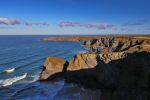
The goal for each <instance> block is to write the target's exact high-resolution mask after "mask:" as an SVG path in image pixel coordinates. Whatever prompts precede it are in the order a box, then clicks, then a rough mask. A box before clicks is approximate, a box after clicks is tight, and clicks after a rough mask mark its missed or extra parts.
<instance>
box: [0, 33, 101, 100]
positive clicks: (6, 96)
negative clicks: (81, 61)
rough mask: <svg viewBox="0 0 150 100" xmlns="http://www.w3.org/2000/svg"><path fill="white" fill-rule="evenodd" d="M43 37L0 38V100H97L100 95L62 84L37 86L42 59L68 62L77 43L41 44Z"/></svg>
mask: <svg viewBox="0 0 150 100" xmlns="http://www.w3.org/2000/svg"><path fill="white" fill-rule="evenodd" d="M44 37H47V36H36V35H35V36H32V35H30V36H23V35H22V36H17V35H13V36H0V100H99V98H100V91H99V90H95V89H88V88H83V87H82V86H79V85H77V84H72V83H66V82H64V80H57V81H51V82H39V81H38V78H39V75H40V73H41V71H42V68H43V67H42V65H43V62H44V60H45V59H46V57H48V56H55V57H61V58H64V59H66V60H71V59H72V58H73V56H74V55H75V54H77V53H78V52H81V51H84V48H83V46H82V43H80V42H59V41H58V42H57V41H55V42H52V41H51V42H43V41H40V39H41V38H44Z"/></svg>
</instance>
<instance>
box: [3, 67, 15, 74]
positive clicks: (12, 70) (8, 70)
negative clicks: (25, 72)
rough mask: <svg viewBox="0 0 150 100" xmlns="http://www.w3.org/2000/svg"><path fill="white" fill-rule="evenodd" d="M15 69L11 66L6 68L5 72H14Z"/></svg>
mask: <svg viewBox="0 0 150 100" xmlns="http://www.w3.org/2000/svg"><path fill="white" fill-rule="evenodd" d="M14 71H15V68H11V69H6V70H5V72H7V73H12V72H14Z"/></svg>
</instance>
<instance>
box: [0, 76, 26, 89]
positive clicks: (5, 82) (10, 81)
mask: <svg viewBox="0 0 150 100" xmlns="http://www.w3.org/2000/svg"><path fill="white" fill-rule="evenodd" d="M26 76H27V73H25V74H24V75H22V76H15V77H13V78H8V79H6V80H0V87H5V86H9V85H12V84H13V83H15V82H17V81H19V80H22V79H24V78H26Z"/></svg>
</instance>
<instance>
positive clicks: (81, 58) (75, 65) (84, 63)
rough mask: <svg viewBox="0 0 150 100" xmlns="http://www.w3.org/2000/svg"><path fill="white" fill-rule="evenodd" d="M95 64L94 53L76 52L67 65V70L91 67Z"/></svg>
mask: <svg viewBox="0 0 150 100" xmlns="http://www.w3.org/2000/svg"><path fill="white" fill-rule="evenodd" d="M96 65H97V61H96V54H77V55H76V56H74V58H73V60H72V61H71V62H70V63H69V66H68V67H67V70H68V71H74V70H80V69H87V68H93V67H95V66H96Z"/></svg>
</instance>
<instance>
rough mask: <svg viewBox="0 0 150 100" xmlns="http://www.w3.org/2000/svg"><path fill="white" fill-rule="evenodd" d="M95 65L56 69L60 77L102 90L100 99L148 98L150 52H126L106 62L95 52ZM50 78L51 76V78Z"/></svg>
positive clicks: (146, 99) (142, 99) (144, 99)
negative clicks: (124, 54)
mask: <svg viewBox="0 0 150 100" xmlns="http://www.w3.org/2000/svg"><path fill="white" fill-rule="evenodd" d="M97 61H98V64H97V66H95V67H94V68H89V69H81V70H77V71H67V67H65V69H64V72H63V73H56V74H55V75H52V76H51V77H54V76H55V77H56V76H57V77H62V78H64V79H65V80H66V81H67V82H74V83H78V84H81V85H83V86H86V87H90V88H99V89H101V91H102V100H148V99H150V96H149V94H150V53H148V52H140V53H132V54H128V56H127V57H125V58H123V59H119V60H113V61H110V62H109V63H107V64H105V63H104V62H103V61H102V60H100V59H99V57H98V56H97ZM50 79H51V78H50Z"/></svg>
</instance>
